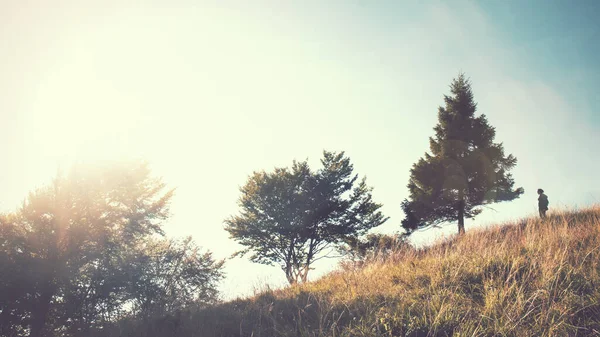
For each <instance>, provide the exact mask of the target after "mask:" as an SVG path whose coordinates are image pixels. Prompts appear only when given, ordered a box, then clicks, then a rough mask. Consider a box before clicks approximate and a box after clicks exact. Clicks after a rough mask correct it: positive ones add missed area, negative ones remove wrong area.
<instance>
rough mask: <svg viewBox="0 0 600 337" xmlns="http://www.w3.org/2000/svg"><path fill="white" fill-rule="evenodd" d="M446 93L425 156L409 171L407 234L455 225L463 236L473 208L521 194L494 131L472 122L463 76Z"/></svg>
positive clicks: (512, 162) (512, 159) (476, 211)
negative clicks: (449, 93) (424, 229)
mask: <svg viewBox="0 0 600 337" xmlns="http://www.w3.org/2000/svg"><path fill="white" fill-rule="evenodd" d="M450 91H451V93H452V96H444V100H445V103H446V104H445V107H440V108H439V110H438V124H437V125H436V126H435V128H434V131H435V136H434V137H431V138H429V143H430V150H431V154H430V153H425V157H423V158H421V159H419V161H418V162H417V163H415V164H414V165H413V167H412V169H411V171H410V181H409V183H408V190H409V194H410V195H409V199H407V200H405V201H404V202H403V203H402V208H403V210H404V212H405V215H406V218H405V219H404V221H402V226H403V227H404V228H405V229H406V230H407V231H408V232H411V231H413V230H415V229H417V228H422V227H427V226H432V225H437V224H440V223H444V222H455V221H456V222H458V232H459V233H464V231H465V228H464V219H465V218H474V217H475V216H476V215H477V214H479V213H480V212H481V209H480V208H479V207H478V206H481V205H485V204H489V203H494V202H500V201H510V200H513V199H515V198H518V197H519V196H520V195H521V194H523V188H517V189H513V186H514V181H513V178H512V176H511V174H510V173H508V172H509V171H510V170H511V169H512V168H513V167H514V166H515V165H516V164H517V159H516V158H515V157H514V156H513V155H512V154H509V155H508V156H505V155H504V147H503V145H502V143H495V142H494V138H495V135H496V132H495V129H494V127H492V126H491V125H489V123H488V121H487V118H486V117H485V115H483V114H482V115H480V116H479V117H475V111H476V108H477V105H476V103H475V102H474V100H473V92H472V90H471V84H470V82H469V80H468V79H466V78H465V75H464V74H462V73H461V74H459V76H458V78H456V79H454V80H453V82H452V84H451V85H450Z"/></svg>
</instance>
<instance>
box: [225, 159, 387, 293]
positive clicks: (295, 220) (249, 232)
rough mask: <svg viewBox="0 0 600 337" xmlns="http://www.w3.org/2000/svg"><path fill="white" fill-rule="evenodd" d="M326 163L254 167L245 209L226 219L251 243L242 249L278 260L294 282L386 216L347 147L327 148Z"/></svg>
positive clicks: (265, 260) (243, 202)
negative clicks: (335, 247) (313, 167)
mask: <svg viewBox="0 0 600 337" xmlns="http://www.w3.org/2000/svg"><path fill="white" fill-rule="evenodd" d="M321 164H322V165H323V167H322V168H321V169H319V170H318V171H316V172H313V171H312V170H311V169H310V168H309V167H308V163H307V162H306V161H304V162H296V161H294V163H293V165H292V167H291V168H276V169H275V170H274V171H273V172H270V173H267V172H265V171H262V172H255V173H254V174H253V175H251V176H250V177H249V179H248V181H247V182H246V185H244V186H243V187H242V188H241V192H242V196H241V197H240V200H239V205H240V207H241V212H240V214H239V215H237V216H233V217H231V218H229V219H228V220H226V222H225V223H226V227H225V229H226V230H227V231H228V232H229V233H230V235H231V237H232V238H234V239H235V240H237V241H238V242H239V243H240V244H242V245H244V246H246V247H247V248H246V250H245V251H243V253H246V252H248V251H250V250H252V251H253V252H254V254H253V255H252V256H251V258H250V259H251V260H252V261H254V262H258V263H263V264H279V265H280V266H281V268H282V269H283V271H284V272H285V274H286V277H287V279H288V281H289V282H290V283H295V282H298V281H306V278H307V275H308V271H309V270H310V266H311V264H312V263H313V262H315V261H316V260H317V259H319V258H321V257H323V256H326V252H325V251H326V250H328V249H329V248H331V247H332V244H338V243H342V242H343V241H344V240H345V239H347V238H349V237H355V236H358V235H361V234H364V233H366V232H367V231H368V230H369V229H371V228H373V227H375V226H379V225H381V224H382V223H384V222H385V221H386V220H387V218H385V217H384V216H383V214H382V213H381V212H380V211H379V208H380V207H381V205H380V204H377V203H375V202H374V201H373V200H372V196H371V190H372V189H371V188H370V187H368V186H367V184H366V180H365V179H364V178H363V179H362V180H361V181H358V182H357V180H358V176H357V175H354V174H353V166H352V164H350V160H349V159H348V158H347V157H345V156H344V153H343V152H341V153H334V152H327V151H325V152H324V153H323V158H322V159H321Z"/></svg>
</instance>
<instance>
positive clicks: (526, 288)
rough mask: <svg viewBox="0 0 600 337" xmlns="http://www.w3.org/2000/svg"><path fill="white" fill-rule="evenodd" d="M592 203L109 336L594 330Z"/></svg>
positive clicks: (595, 217) (599, 228)
mask: <svg viewBox="0 0 600 337" xmlns="http://www.w3.org/2000/svg"><path fill="white" fill-rule="evenodd" d="M599 284H600V207H593V208H589V209H584V210H580V211H563V212H560V213H557V214H551V215H550V216H549V218H548V219H546V220H545V221H540V220H539V219H525V220H522V221H517V222H514V223H509V224H504V225H502V226H495V227H493V228H487V229H479V230H471V231H470V232H468V233H467V234H466V235H464V236H462V237H453V238H450V239H446V240H444V241H442V242H439V243H437V244H435V245H433V246H431V247H429V248H426V249H420V250H415V249H403V250H400V251H397V252H394V253H393V254H392V255H390V256H387V257H386V258H385V259H384V258H381V257H375V258H373V259H371V260H370V261H366V263H363V264H361V266H358V265H356V264H354V265H352V264H349V263H348V264H345V265H343V266H342V267H341V269H340V270H338V271H336V272H333V273H331V274H329V275H327V276H325V277H323V278H321V279H320V280H318V281H315V282H311V283H308V284H305V285H299V286H294V287H289V288H286V289H283V290H278V291H265V292H264V293H262V294H259V295H257V296H254V297H253V298H250V299H245V300H237V301H232V302H228V303H224V304H221V305H219V306H214V307H210V308H203V309H200V308H198V309H190V310H188V311H186V312H182V313H180V314H178V315H176V316H173V317H167V318H161V319H160V320H154V321H152V322H137V321H129V322H126V321H124V322H122V323H121V324H120V325H119V326H118V327H115V328H114V329H109V330H107V331H106V332H104V334H103V335H106V333H108V331H111V332H110V334H111V335H112V336H119V335H120V336H147V337H151V336H152V337H153V336H208V337H212V336H227V337H229V336H253V337H259V336H260V337H267V336H600V289H599V287H598V285H599Z"/></svg>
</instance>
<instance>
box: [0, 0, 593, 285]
mask: <svg viewBox="0 0 600 337" xmlns="http://www.w3.org/2000/svg"><path fill="white" fill-rule="evenodd" d="M52 3H53V5H52V6H50V5H48V2H46V1H18V2H8V1H5V2H2V3H1V4H0V48H1V49H0V73H1V74H2V76H1V77H0V90H1V91H2V93H3V96H2V99H0V125H2V126H3V128H2V132H0V151H1V153H2V159H3V160H2V171H1V172H2V174H1V175H0V209H2V210H11V209H14V208H15V207H16V206H17V205H18V204H19V202H20V201H21V200H22V199H23V198H24V197H25V195H26V194H27V192H28V191H29V190H31V189H33V188H35V187H36V186H40V185H42V184H44V183H47V182H48V181H49V180H50V178H51V177H52V176H53V175H54V174H55V173H56V170H57V168H58V167H65V168H66V167H68V166H69V165H71V164H72V163H73V162H75V161H92V162H93V161H98V160H100V161H102V160H118V159H121V158H129V157H138V158H144V159H146V160H148V161H149V162H150V163H151V164H152V165H153V167H154V172H155V173H156V174H157V175H160V176H163V177H164V179H165V180H166V181H167V183H168V184H169V185H170V186H173V187H177V194H176V196H175V197H174V200H173V207H172V211H173V213H174V216H173V218H172V220H171V221H170V222H169V224H168V225H167V226H166V230H167V232H168V234H169V235H173V236H183V235H193V237H194V238H195V240H196V241H197V242H198V243H199V244H200V245H202V246H203V247H205V248H207V249H210V250H212V251H213V252H214V253H215V254H216V255H217V257H226V256H228V255H229V254H231V253H233V252H234V251H235V250H237V249H238V248H239V247H238V246H237V245H236V244H235V243H234V242H233V241H231V240H230V239H229V238H228V237H227V233H226V232H225V231H224V230H223V220H224V219H225V218H226V217H228V216H229V215H231V214H233V213H235V212H237V210H238V209H237V206H236V200H237V198H238V196H239V192H238V187H239V186H241V185H242V184H243V183H244V182H245V180H246V178H247V176H248V175H249V174H251V173H252V171H254V170H261V169H267V170H269V169H272V168H273V167H274V166H283V165H289V164H291V162H292V160H293V159H298V160H301V159H305V158H308V159H309V161H310V162H311V163H313V164H315V165H316V164H317V163H318V159H319V157H320V155H321V152H322V150H323V149H328V150H337V151H339V150H344V151H346V152H347V154H348V155H349V156H350V158H351V159H352V161H353V163H354V165H355V169H356V171H357V173H359V174H360V175H366V176H367V181H368V183H369V184H370V185H372V186H374V187H375V191H374V196H375V198H376V200H377V201H379V202H381V203H383V204H384V208H383V211H384V212H385V214H386V215H388V216H390V217H391V219H390V220H389V221H388V223H386V224H385V225H384V226H382V227H381V228H378V229H377V231H381V232H393V231H397V230H399V229H400V227H399V224H400V221H401V219H402V212H401V210H400V207H399V204H400V202H401V201H402V199H403V198H405V197H406V195H407V190H406V183H407V180H408V171H409V169H410V167H411V165H412V163H413V162H415V161H416V160H417V159H418V158H419V157H420V156H422V155H423V153H424V152H425V151H426V150H428V137H429V136H430V135H432V133H433V131H432V128H433V126H434V124H435V122H436V114H437V107H438V105H440V104H442V103H443V95H444V94H446V93H447V92H448V85H449V83H450V81H451V80H452V78H453V77H455V76H456V75H457V74H458V72H459V71H461V70H462V71H464V72H466V74H467V75H468V76H469V77H470V78H471V80H472V83H473V90H474V93H475V99H476V101H477V102H478V103H479V112H481V113H485V114H486V115H487V116H488V119H489V121H490V123H491V124H492V125H494V126H495V127H496V128H497V140H499V141H502V142H504V144H505V149H506V150H507V152H509V153H513V154H514V155H515V156H517V158H518V159H519V164H518V166H517V168H516V169H515V170H514V176H515V179H516V182H517V185H518V186H523V187H524V188H525V195H523V197H522V198H521V199H520V200H518V201H515V202H513V203H510V204H503V205H499V206H497V207H496V206H494V208H495V211H492V210H486V211H485V212H484V214H483V215H482V216H481V217H480V218H478V219H477V221H476V222H474V223H472V222H469V223H467V227H466V228H467V230H469V229H471V228H474V227H477V226H484V225H486V224H489V223H494V222H498V221H504V220H508V219H515V218H519V217H523V216H528V215H532V214H534V213H535V209H536V197H537V196H536V194H535V190H536V189H537V188H538V187H542V188H544V189H545V190H546V191H547V194H548V196H549V198H550V207H551V208H552V207H557V206H561V207H576V206H584V205H589V204H591V203H595V202H598V201H600V175H599V174H598V173H597V171H598V164H599V159H598V154H599V150H598V149H597V147H596V146H597V145H598V144H600V111H599V108H598V107H599V106H600V105H599V104H600V99H599V95H598V90H599V89H600V88H599V84H598V81H599V79H600V65H599V62H598V61H597V59H598V54H599V53H600V35H599V34H598V24H597V23H596V22H595V21H596V18H597V17H598V16H599V15H600V5H599V4H597V3H596V2H595V1H574V2H569V1H541V0H540V1H512V0H511V1H482V2H460V1H445V2H443V1H423V2H417V1H350V0H348V1H287V2H284V1H274V0H273V1H252V2H249V1H229V2H227V5H224V4H222V3H218V2H216V1H182V0H179V1H168V2H167V1H151V2H147V3H146V4H144V5H142V4H141V3H138V2H128V3H127V4H126V2H122V1H118V2H117V1H103V2H99V1H98V2H96V1H94V2H92V1H57V2H52ZM250 3H252V5H250ZM455 230H456V229H455V225H452V226H449V227H448V228H447V229H445V230H443V231H434V230H432V231H427V232H424V233H419V234H417V235H415V238H414V239H415V242H417V243H424V242H430V241H431V240H432V239H433V238H435V237H436V236H437V235H440V234H443V233H454V232H455ZM332 266H333V264H332V263H331V261H329V262H324V263H322V264H321V265H319V266H318V268H317V270H315V271H314V272H313V276H318V275H320V274H322V273H324V272H326V271H327V270H330V269H331V268H332ZM226 271H227V274H228V277H227V279H226V280H225V281H224V282H223V285H222V290H223V292H224V295H225V296H226V297H232V296H236V295H243V294H248V293H250V292H251V291H252V287H253V286H255V285H260V284H263V283H268V284H271V285H275V286H277V285H281V284H284V279H285V278H284V277H283V273H282V272H281V271H280V270H279V269H277V268H275V267H265V266H260V265H255V264H252V263H250V262H248V261H246V260H242V259H237V260H233V261H230V262H228V264H227V268H226Z"/></svg>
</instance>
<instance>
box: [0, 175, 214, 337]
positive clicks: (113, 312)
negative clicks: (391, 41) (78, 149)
mask: <svg viewBox="0 0 600 337" xmlns="http://www.w3.org/2000/svg"><path fill="white" fill-rule="evenodd" d="M172 194H173V190H166V186H165V184H164V183H163V182H162V181H161V180H160V179H155V178H153V177H151V175H150V170H149V168H148V166H147V165H146V164H139V163H125V164H122V165H114V166H111V167H104V168H92V167H83V166H77V167H76V168H75V169H74V170H73V171H72V172H70V174H69V175H59V176H58V177H57V178H56V179H55V180H54V181H53V184H52V185H50V186H48V187H45V188H41V189H39V190H36V191H34V192H32V193H30V195H29V197H28V198H27V199H26V201H25V202H24V203H23V206H22V207H21V208H19V209H18V210H17V211H16V212H15V213H14V214H9V215H6V216H4V217H2V218H0V224H1V225H2V227H0V228H1V229H2V231H1V232H0V234H2V236H1V237H0V264H2V267H3V270H5V269H4V268H7V269H6V270H10V271H11V272H12V274H11V275H4V273H3V275H2V277H0V287H2V289H0V293H1V294H3V295H2V296H0V309H1V310H2V312H1V313H0V320H2V323H3V324H2V331H1V332H2V335H3V336H4V335H6V336H13V335H19V336H27V335H29V336H32V337H42V336H58V335H61V336H85V335H86V334H87V331H88V330H89V329H90V328H92V327H95V326H98V327H99V326H102V325H103V324H106V323H108V322H111V321H114V320H116V319H118V318H120V317H122V316H123V315H125V314H134V315H135V314H139V313H140V311H139V310H138V309H139V307H136V306H132V305H131V304H132V303H147V302H148V301H149V299H147V298H145V297H143V296H147V295H148V294H146V293H143V292H140V291H139V289H140V287H143V285H148V284H162V283H161V282H164V279H165V277H167V276H165V275H166V274H165V273H167V274H168V275H169V277H172V279H171V282H172V284H176V286H171V287H167V288H166V289H165V291H171V292H172V294H171V295H172V296H171V298H170V299H167V298H166V297H165V296H162V294H160V295H161V296H159V298H158V299H157V300H155V302H153V303H155V304H156V305H157V306H158V305H159V304H161V303H162V304H164V303H165V301H170V302H169V305H163V307H167V308H171V307H174V306H175V305H176V304H175V303H174V302H176V300H174V299H173V297H174V296H175V294H174V292H177V291H181V290H182V289H184V290H185V291H183V292H181V293H180V295H181V296H188V295H191V294H192V292H193V291H196V290H198V291H199V292H198V294H202V295H205V294H209V293H210V294H212V293H213V291H214V280H215V278H218V277H219V275H220V268H221V264H219V263H214V261H212V260H211V259H210V254H209V255H204V256H202V255H200V254H198V252H197V250H196V248H194V247H193V245H192V243H191V242H189V241H186V243H185V244H176V243H173V244H165V245H163V246H160V244H159V243H160V242H161V241H160V240H159V239H160V238H161V237H162V236H163V231H162V224H163V223H164V221H165V220H166V219H167V218H168V216H169V201H170V198H171V196H172ZM157 240H158V241H157ZM157 246H160V247H162V248H160V249H158V248H156V247H157ZM156 253H161V254H165V256H166V257H161V258H160V259H162V260H161V261H162V262H165V265H161V266H160V267H156V266H155V264H156V259H154V260H153V258H152V256H153V254H156ZM144 254H145V255H146V257H144ZM165 260H166V261H165ZM133 261H135V262H136V263H135V264H131V262H133ZM173 261H174V262H173ZM179 262H181V264H180V265H178V266H177V267H174V266H173V265H172V263H179ZM132 266H135V268H133V267H132ZM169 270H170V271H171V272H170V273H169V272H167V271H169ZM205 272H207V273H208V274H207V275H199V274H201V273H205ZM204 281H205V282H206V283H205V284H203V286H202V287H198V283H199V282H204ZM203 287H204V288H203ZM153 295H156V294H153ZM190 298H194V296H190ZM186 301H187V299H182V300H181V301H180V302H178V303H184V302H186ZM5 322H7V324H5Z"/></svg>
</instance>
